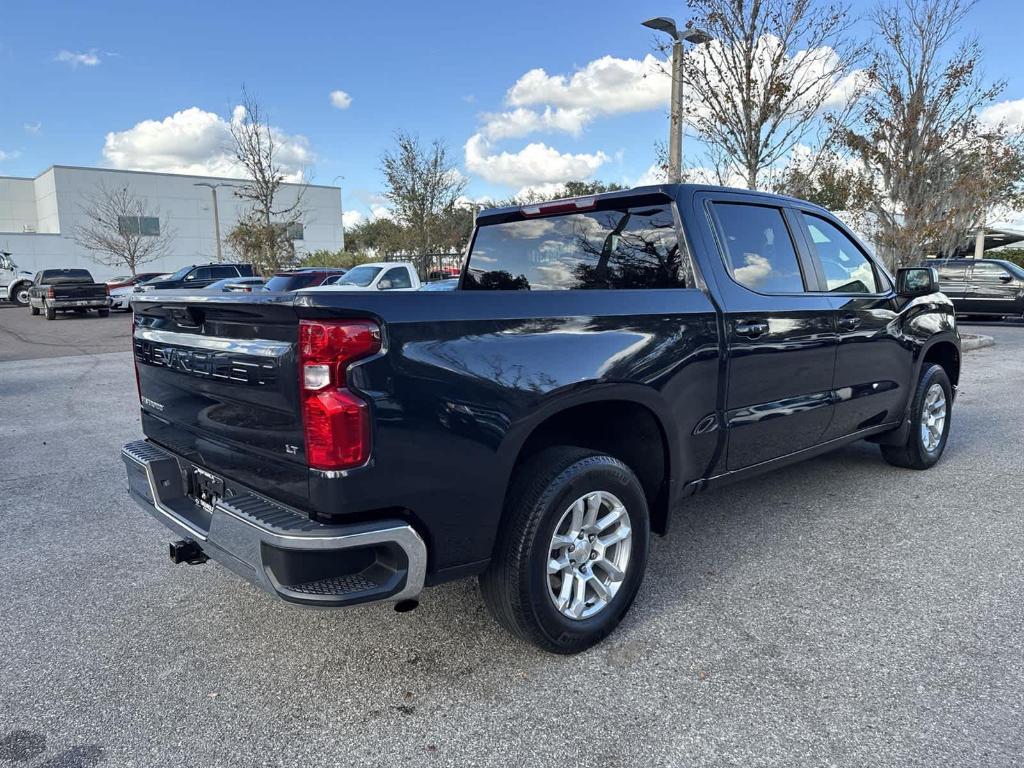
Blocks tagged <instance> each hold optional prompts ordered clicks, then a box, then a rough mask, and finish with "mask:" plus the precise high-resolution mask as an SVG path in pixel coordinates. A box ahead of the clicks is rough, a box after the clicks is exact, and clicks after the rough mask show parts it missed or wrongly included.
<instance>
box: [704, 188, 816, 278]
mask: <svg viewBox="0 0 1024 768" xmlns="http://www.w3.org/2000/svg"><path fill="white" fill-rule="evenodd" d="M713 207H714V211H715V216H716V218H717V219H718V225H719V229H720V236H721V237H722V239H723V241H724V243H723V244H724V246H725V252H726V266H727V267H728V269H729V274H730V275H732V278H733V280H735V281H736V282H737V283H739V284H740V285H742V286H744V287H745V288H749V289H750V290H752V291H755V292H757V293H802V292H804V291H805V290H806V288H805V283H804V277H803V273H802V272H801V269H800V260H799V259H798V258H797V253H796V247H795V246H794V245H793V238H792V236H791V235H790V233H789V228H788V227H787V226H786V220H785V217H784V216H783V214H782V209H781V208H776V207H774V206H769V205H756V204H753V203H722V202H716V203H714V206H713Z"/></svg>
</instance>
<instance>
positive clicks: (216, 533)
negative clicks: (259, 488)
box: [121, 440, 427, 606]
mask: <svg viewBox="0 0 1024 768" xmlns="http://www.w3.org/2000/svg"><path fill="white" fill-rule="evenodd" d="M121 457H122V459H123V460H124V463H125V469H126V471H127V473H128V491H129V493H130V495H131V497H132V498H133V499H134V500H135V502H136V503H138V504H139V506H141V507H142V508H143V509H145V510H146V511H147V512H149V513H150V514H151V515H152V516H153V517H155V518H156V519H157V520H159V521H160V522H161V523H163V524H164V525H165V526H166V527H167V528H169V529H170V530H172V531H174V533H175V534H176V535H178V536H181V537H184V538H186V539H189V540H191V541H194V542H196V543H197V544H198V545H199V546H200V547H202V549H203V551H204V552H205V553H206V554H207V555H208V556H209V557H211V558H213V559H214V560H216V561H217V562H219V563H220V564H221V565H223V566H225V567H226V568H229V569H230V570H232V571H234V572H235V573H236V574H238V575H239V576H241V577H243V578H245V579H246V580H248V581H251V582H252V583H254V584H256V585H257V586H259V587H260V588H262V589H264V590H266V591H268V592H270V593H271V594H274V595H277V596H278V597H280V598H282V599H284V600H287V601H289V602H294V603H302V604H305V605H317V606H343V605H353V604H357V603H366V602H373V601H377V600H405V599H408V598H412V597H415V596H416V595H417V594H419V592H420V591H421V590H422V589H423V581H424V578H425V576H426V565H427V549H426V545H425V544H424V543H423V539H422V538H420V536H419V534H418V533H416V531H415V530H414V529H413V528H412V526H410V525H409V524H408V523H405V522H404V521H401V520H385V521H377V522H373V523H358V524H353V525H323V524H321V523H317V522H315V521H312V520H310V519H309V518H308V517H307V516H305V515H303V514H302V513H301V512H299V511H297V510H295V509H292V508H290V507H286V506H284V505H282V504H279V503H278V502H275V501H271V500H269V499H267V498H265V497H263V496H260V495H257V494H256V493H254V492H251V491H249V490H247V489H244V488H241V487H239V486H236V485H231V484H229V485H228V488H227V490H226V492H225V495H224V498H221V499H218V500H216V501H215V503H214V504H213V505H201V504H199V503H198V502H196V501H195V500H194V499H193V498H192V497H191V496H189V495H188V493H187V484H188V480H187V477H188V473H189V472H190V471H191V470H192V469H193V468H197V467H196V465H193V464H191V463H190V462H188V461H186V460H185V459H183V458H180V457H178V456H177V455H175V454H173V453H171V452H170V451H167V450H165V449H164V448H161V447H160V446H158V445H155V444H154V443H151V442H149V441H146V440H139V441H136V442H132V443H128V444H127V445H125V446H124V447H123V448H122V449H121ZM198 469H201V468H198Z"/></svg>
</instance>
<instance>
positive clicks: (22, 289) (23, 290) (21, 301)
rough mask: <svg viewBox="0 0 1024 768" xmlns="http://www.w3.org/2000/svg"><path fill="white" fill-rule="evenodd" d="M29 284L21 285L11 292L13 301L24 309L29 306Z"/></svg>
mask: <svg viewBox="0 0 1024 768" xmlns="http://www.w3.org/2000/svg"><path fill="white" fill-rule="evenodd" d="M28 286H29V284H28V283H21V284H19V285H16V286H14V288H13V289H12V290H11V301H13V302H14V303H15V304H18V305H19V306H22V307H27V306H28Z"/></svg>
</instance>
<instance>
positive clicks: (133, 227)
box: [117, 216, 160, 237]
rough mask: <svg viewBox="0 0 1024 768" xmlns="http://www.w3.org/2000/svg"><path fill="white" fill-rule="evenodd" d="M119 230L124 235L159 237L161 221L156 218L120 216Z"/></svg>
mask: <svg viewBox="0 0 1024 768" xmlns="http://www.w3.org/2000/svg"><path fill="white" fill-rule="evenodd" d="M117 229H118V231H119V232H120V233H121V234H122V235H136V236H142V237H159V235H160V219H159V218H158V217H156V216H118V217H117Z"/></svg>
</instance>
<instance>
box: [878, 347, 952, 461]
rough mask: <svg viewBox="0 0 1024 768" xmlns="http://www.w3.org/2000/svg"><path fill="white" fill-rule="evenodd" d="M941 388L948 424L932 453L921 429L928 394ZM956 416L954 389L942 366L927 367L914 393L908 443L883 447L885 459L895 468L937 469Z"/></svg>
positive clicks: (943, 426) (943, 427)
mask: <svg viewBox="0 0 1024 768" xmlns="http://www.w3.org/2000/svg"><path fill="white" fill-rule="evenodd" d="M934 385H938V386H939V387H941V388H942V393H943V396H944V397H945V399H946V403H945V406H946V409H945V420H944V422H943V425H942V431H941V437H940V438H939V440H938V443H937V444H936V445H935V446H934V447H933V448H932V449H931V450H929V449H928V446H927V445H925V442H924V436H923V435H922V431H921V426H922V423H923V421H924V405H925V400H926V398H927V396H928V391H929V390H930V389H931V388H932V387H933V386H934ZM952 415H953V387H952V386H951V385H950V383H949V377H948V376H947V375H946V371H945V369H943V367H942V366H941V365H925V367H924V370H923V371H921V378H920V379H919V380H918V382H917V389H915V390H914V399H913V401H912V402H911V404H910V434H909V435H908V436H907V442H906V443H904V444H903V445H882V446H879V447H880V448H881V449H882V457H883V458H884V459H885V460H886V461H887V462H889V463H890V464H892V465H893V466H896V467H905V468H907V469H928V468H929V467H932V466H935V464H936V462H938V460H939V459H940V458H941V457H942V453H943V451H945V450H946V442H947V439H948V437H949V427H950V424H951V423H952Z"/></svg>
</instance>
